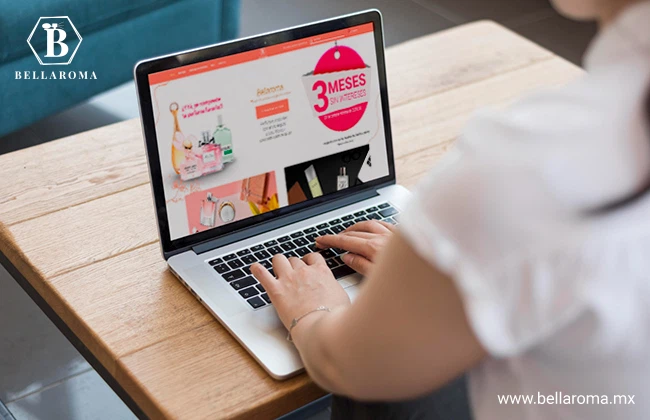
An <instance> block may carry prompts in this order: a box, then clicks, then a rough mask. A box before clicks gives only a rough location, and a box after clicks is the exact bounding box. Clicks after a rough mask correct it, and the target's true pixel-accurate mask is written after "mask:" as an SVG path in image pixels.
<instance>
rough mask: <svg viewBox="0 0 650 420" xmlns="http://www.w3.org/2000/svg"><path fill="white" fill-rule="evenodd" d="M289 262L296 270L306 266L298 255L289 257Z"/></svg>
mask: <svg viewBox="0 0 650 420" xmlns="http://www.w3.org/2000/svg"><path fill="white" fill-rule="evenodd" d="M289 264H291V268H293V269H294V270H296V269H298V268H300V267H304V266H305V263H304V262H303V261H302V260H301V259H300V258H297V257H291V258H289Z"/></svg>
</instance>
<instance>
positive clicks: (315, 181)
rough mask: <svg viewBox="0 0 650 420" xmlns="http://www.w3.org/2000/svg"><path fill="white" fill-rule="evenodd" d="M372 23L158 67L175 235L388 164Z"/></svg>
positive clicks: (333, 186)
mask: <svg viewBox="0 0 650 420" xmlns="http://www.w3.org/2000/svg"><path fill="white" fill-rule="evenodd" d="M378 78H379V75H378V72H377V57H376V53H375V39H374V33H373V24H372V23H369V24H364V25H359V26H355V27H351V28H347V29H342V30H339V31H335V32H330V33H325V34H322V35H318V36H314V37H309V38H303V39H299V40H294V41H289V42H286V43H282V44H277V45H273V46H269V47H267V48H260V49H257V50H252V51H247V52H244V53H240V54H235V55H230V56H227V57H222V58H218V59H214V60H209V61H204V62H201V63H197V64H192V65H188V66H184V67H179V68H175V69H172V70H167V71H163V72H158V73H153V74H151V75H149V83H150V85H151V96H152V103H153V112H154V121H155V124H156V136H157V139H158V149H159V153H160V164H161V170H162V177H163V187H164V192H165V201H166V206H167V215H168V220H169V228H170V235H171V239H172V240H174V239H178V238H181V237H184V236H187V235H191V234H194V233H197V232H202V231H205V230H207V229H212V228H216V227H219V226H223V225H226V224H228V223H233V222H235V221H239V220H243V219H246V218H250V217H254V216H257V215H260V214H263V213H266V212H269V211H273V210H275V209H278V208H280V207H285V206H290V205H293V204H297V203H301V202H304V201H307V200H310V199H313V198H316V197H320V196H323V195H327V194H331V193H334V192H336V191H340V190H343V189H346V188H350V187H353V186H355V185H359V184H362V183H365V182H368V181H371V180H374V179H378V178H381V177H384V176H387V175H388V174H389V167H388V157H387V151H386V138H385V133H384V124H383V113H382V105H381V96H380V89H379V80H378Z"/></svg>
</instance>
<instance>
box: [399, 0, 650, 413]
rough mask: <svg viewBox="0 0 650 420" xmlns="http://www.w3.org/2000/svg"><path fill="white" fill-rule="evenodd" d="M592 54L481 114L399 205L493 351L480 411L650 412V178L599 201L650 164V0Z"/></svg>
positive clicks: (408, 228)
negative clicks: (541, 87) (548, 86)
mask: <svg viewBox="0 0 650 420" xmlns="http://www.w3.org/2000/svg"><path fill="white" fill-rule="evenodd" d="M586 68H587V70H588V75H586V76H585V77H583V78H581V79H580V80H578V81H576V82H574V83H571V84H570V85H567V86H565V87H562V88H559V89H555V90H549V91H547V92H544V93H539V94H537V95H534V96H531V97H529V98H527V99H524V100H522V101H520V102H518V103H517V104H515V105H514V106H512V107H510V108H508V109H507V110H505V111H500V112H497V111H487V112H481V113H479V114H478V115H476V116H475V117H474V118H473V120H472V121H471V122H470V123H469V125H468V126H467V127H466V129H465V131H464V133H463V135H462V137H461V138H460V139H459V141H458V143H457V147H456V148H455V150H453V151H452V152H450V153H449V154H448V155H447V156H446V157H445V158H444V162H443V163H442V164H441V165H439V166H437V167H436V169H435V170H434V171H433V172H432V173H431V174H430V175H429V176H428V177H427V179H425V180H424V181H423V182H422V183H421V185H419V186H418V188H417V189H416V191H415V193H414V195H413V199H412V202H411V203H410V206H409V207H408V208H407V210H406V211H405V213H404V214H403V216H402V219H401V221H402V224H401V225H400V228H401V229H402V232H403V233H404V235H405V236H406V238H407V240H408V241H409V242H410V244H411V245H412V246H413V248H414V249H415V250H416V252H417V253H418V254H420V255H421V256H422V257H424V258H425V259H427V260H428V261H430V262H431V263H432V264H433V265H435V266H437V267H438V268H439V269H440V270H442V271H443V272H445V273H446V274H448V275H449V276H450V277H451V278H453V280H454V281H455V284H456V286H457V288H458V290H459V292H460V294H461V296H462V298H463V303H464V306H465V311H466V313H467V316H468V318H469V320H470V323H471V326H472V328H473V330H474V332H475V334H476V336H477V338H478V339H479V340H480V342H481V343H482V345H483V346H484V347H485V348H486V349H487V351H488V352H489V353H490V356H491V357H490V358H489V359H488V360H486V361H485V362H484V363H482V364H481V365H480V366H479V367H477V368H475V369H474V370H472V371H471V372H470V375H469V389H470V399H471V405H472V409H473V413H474V416H475V418H476V420H483V419H540V420H541V419H544V420H546V419H613V418H617V419H623V418H624V419H647V418H650V193H648V194H647V195H645V196H643V197H641V198H640V199H639V200H637V201H634V202H632V203H630V204H628V205H626V206H625V207H623V208H620V209H616V210H614V211H612V212H609V213H606V214H600V215H595V214H592V213H590V212H589V211H590V210H592V209H595V208H598V207H601V206H603V205H606V204H608V203H611V202H613V201H616V200H617V199H621V198H623V197H625V196H628V195H630V194H632V193H633V192H634V191H636V190H637V189H638V188H640V187H641V186H643V185H645V184H646V183H647V181H648V179H649V178H650V126H649V124H648V120H649V119H650V113H648V111H647V109H646V107H645V102H646V99H647V97H648V96H649V95H650V2H648V1H645V2H642V3H640V4H637V5H636V6H632V7H630V8H628V9H627V10H626V11H625V12H624V13H623V14H622V15H621V16H620V17H619V18H618V19H617V20H616V21H615V22H614V23H612V24H611V25H610V26H609V27H607V28H606V30H604V31H603V32H602V33H601V34H600V35H599V36H598V38H597V39H596V40H595V41H594V43H593V45H592V46H591V48H590V50H589V52H588V55H587V57H586ZM500 395H501V396H504V395H505V396H507V395H511V396H513V397H517V396H518V395H524V396H528V395H530V396H532V401H531V402H530V403H524V402H523V401H520V402H519V403H518V404H517V403H513V402H512V400H510V401H508V403H505V402H504V401H503V400H502V401H500V400H499V396H500ZM542 396H543V397H544V400H545V401H546V403H545V404H542V401H543V400H542ZM549 396H553V404H549V402H548V397H549ZM567 396H568V397H567ZM595 396H598V402H597V403H596V401H595V400H596V398H595ZM615 396H625V398H623V397H618V399H616V401H615V398H616V397H615ZM628 396H634V397H633V403H632V401H630V400H629V398H628ZM604 397H605V398H606V399H605V398H604ZM501 398H503V397H501ZM567 398H568V399H567ZM558 400H560V401H558ZM623 401H625V402H626V403H627V404H625V403H624V402H623Z"/></svg>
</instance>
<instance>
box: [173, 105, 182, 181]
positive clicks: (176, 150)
mask: <svg viewBox="0 0 650 420" xmlns="http://www.w3.org/2000/svg"><path fill="white" fill-rule="evenodd" d="M169 111H170V112H171V113H172V116H173V117H174V133H173V134H172V167H173V168H174V171H175V172H176V173H177V174H180V173H181V164H182V163H183V161H184V160H185V148H184V147H183V141H184V140H185V136H183V133H182V132H181V127H180V125H179V124H178V104H177V103H176V102H172V103H171V104H170V105H169Z"/></svg>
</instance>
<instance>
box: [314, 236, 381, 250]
mask: <svg viewBox="0 0 650 420" xmlns="http://www.w3.org/2000/svg"><path fill="white" fill-rule="evenodd" d="M367 243H368V240H367V239H365V238H359V237H357V236H353V235H344V234H338V235H325V236H320V237H318V238H316V245H318V246H319V247H321V248H341V249H344V250H346V251H349V252H353V253H355V254H360V255H366V254H367V253H368V252H369V250H368V247H367Z"/></svg>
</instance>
